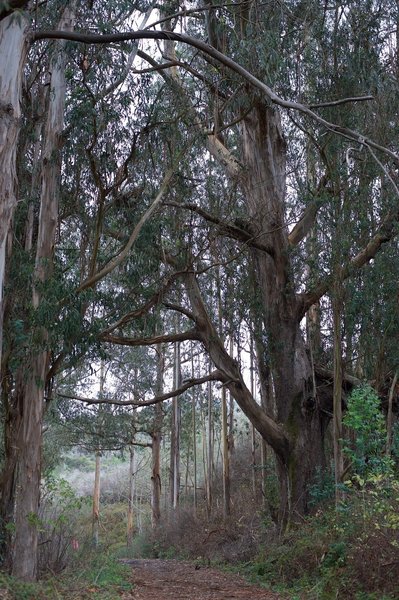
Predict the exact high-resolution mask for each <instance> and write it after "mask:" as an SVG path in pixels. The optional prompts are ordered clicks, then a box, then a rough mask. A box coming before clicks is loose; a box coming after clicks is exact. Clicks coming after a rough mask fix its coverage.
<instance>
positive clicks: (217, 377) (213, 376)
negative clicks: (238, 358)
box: [57, 369, 223, 406]
mask: <svg viewBox="0 0 399 600" xmlns="http://www.w3.org/2000/svg"><path fill="white" fill-rule="evenodd" d="M222 377H223V376H222V373H221V372H220V371H218V370H217V369H216V370H214V371H212V372H211V373H209V375H205V376H204V377H198V378H197V379H189V380H187V381H186V382H185V383H183V385H181V386H180V387H178V388H176V389H175V390H172V391H171V392H167V393H165V394H161V395H160V396H154V398H151V400H141V401H138V400H111V399H108V398H107V399H106V398H102V399H101V400H99V399H95V398H82V397H81V396H74V395H70V394H60V393H57V396H60V397H61V398H67V399H69V400H78V401H79V402H85V403H86V404H90V405H91V404H115V405H116V406H152V405H153V404H159V403H160V402H164V401H165V400H169V399H170V398H175V397H176V396H180V395H181V394H183V392H185V391H186V390H189V389H190V388H192V387H194V386H196V385H201V384H203V383H207V382H208V381H221V379H222Z"/></svg>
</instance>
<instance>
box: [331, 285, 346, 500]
mask: <svg viewBox="0 0 399 600" xmlns="http://www.w3.org/2000/svg"><path fill="white" fill-rule="evenodd" d="M332 304H333V325H334V387H333V446H334V473H335V504H336V506H338V505H339V503H340V502H341V500H342V498H343V494H342V491H341V488H340V484H341V483H342V475H343V472H344V456H343V452H342V435H343V434H342V336H341V314H342V284H341V282H337V283H336V285H335V286H334V292H333V300H332Z"/></svg>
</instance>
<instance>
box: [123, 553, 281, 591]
mask: <svg viewBox="0 0 399 600" xmlns="http://www.w3.org/2000/svg"><path fill="white" fill-rule="evenodd" d="M122 562H123V563H125V564H129V565H132V570H133V578H132V581H133V583H134V585H135V587H134V590H133V592H132V593H126V594H125V595H124V596H123V599H124V600H160V599H162V600H229V599H231V600H246V599H247V600H282V598H283V596H279V595H277V594H275V593H273V592H269V591H267V590H265V589H263V588H260V587H257V586H255V585H251V584H249V583H247V582H246V581H245V580H244V579H243V578H242V577H240V576H239V575H233V574H231V573H222V572H221V571H218V570H217V569H214V568H211V567H206V566H199V565H196V564H195V563H192V562H187V561H178V560H160V559H143V560H123V561H122Z"/></svg>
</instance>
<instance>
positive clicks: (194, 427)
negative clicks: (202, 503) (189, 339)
mask: <svg viewBox="0 0 399 600" xmlns="http://www.w3.org/2000/svg"><path fill="white" fill-rule="evenodd" d="M193 350H194V349H193V345H192V344H191V377H192V378H193V379H194V377H195V370H194V355H193ZM196 400H197V394H196V389H195V387H193V389H192V405H191V412H192V415H191V416H192V435H193V471H194V474H193V486H194V495H193V503H194V515H196V514H197V506H198V496H197V418H196Z"/></svg>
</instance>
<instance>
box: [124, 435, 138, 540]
mask: <svg viewBox="0 0 399 600" xmlns="http://www.w3.org/2000/svg"><path fill="white" fill-rule="evenodd" d="M129 455H130V461H129V499H128V505H127V527H126V545H127V547H128V548H131V547H132V545H133V536H134V495H135V491H136V490H135V488H136V453H135V448H134V444H132V445H131V446H130V448H129Z"/></svg>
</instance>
